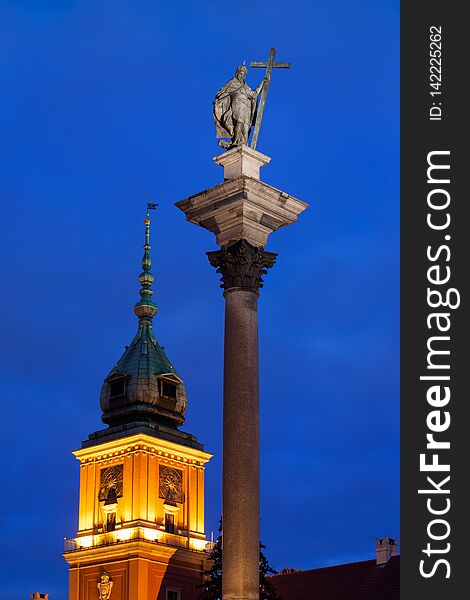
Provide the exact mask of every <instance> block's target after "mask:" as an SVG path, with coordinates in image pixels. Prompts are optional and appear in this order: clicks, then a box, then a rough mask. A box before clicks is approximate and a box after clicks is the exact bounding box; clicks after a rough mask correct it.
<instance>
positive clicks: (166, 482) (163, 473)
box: [160, 466, 184, 502]
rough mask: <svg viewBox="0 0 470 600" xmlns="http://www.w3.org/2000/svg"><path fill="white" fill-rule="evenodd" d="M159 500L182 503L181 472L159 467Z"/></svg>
mask: <svg viewBox="0 0 470 600" xmlns="http://www.w3.org/2000/svg"><path fill="white" fill-rule="evenodd" d="M160 498H164V499H165V500H168V501H169V502H184V494H183V472H182V471H179V470H178V469H172V468H171V467H163V466H160Z"/></svg>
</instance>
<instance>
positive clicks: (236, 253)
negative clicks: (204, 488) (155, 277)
mask: <svg viewBox="0 0 470 600" xmlns="http://www.w3.org/2000/svg"><path fill="white" fill-rule="evenodd" d="M270 160H271V159H270V158H269V157H268V156H266V155H265V154H262V153H261V152H258V151H256V150H253V149H252V148H249V147H248V146H246V145H242V146H236V147H234V148H232V149H231V150H228V151H227V152H224V153H223V154H220V155H218V156H216V157H215V158H214V161H215V162H216V163H217V164H218V165H220V166H222V167H223V169H224V182H223V183H220V184H219V185H216V186H214V187H212V188H210V189H208V190H205V191H203V192H201V193H199V194H195V195H194V196H191V197H189V198H187V199H186V200H181V201H180V202H177V204H176V206H177V207H178V208H180V209H181V210H182V211H183V212H184V213H185V214H186V219H187V220H188V221H191V223H195V224H196V225H199V226H201V227H203V228H204V229H208V230H209V231H211V232H213V233H214V234H215V235H216V241H217V244H218V245H219V246H220V250H217V251H215V252H208V253H207V255H208V257H209V262H210V263H211V265H212V266H214V267H216V269H217V272H218V273H220V274H221V276H222V284H221V287H222V288H223V290H224V293H223V295H224V297H225V339H224V409H223V475H222V479H223V488H222V497H223V498H222V505H223V506H222V522H223V538H222V539H223V542H222V546H223V548H222V554H223V577H222V597H223V600H259V542H260V529H259V523H260V489H259V488H260V458H259V457H260V449H259V367H258V297H259V289H260V288H261V287H262V286H263V283H262V282H263V280H262V276H263V275H264V274H265V273H267V269H269V268H271V267H272V266H273V265H274V262H275V260H276V256H277V255H276V254H274V253H273V252H268V251H266V250H265V249H264V246H265V245H266V244H267V241H268V236H269V234H270V233H272V232H273V231H276V230H277V229H280V228H281V227H284V226H286V225H290V224H291V223H294V222H295V221H296V220H297V217H298V215H299V214H300V213H301V212H302V211H304V210H305V209H306V208H307V206H308V205H307V204H305V203H304V202H301V201H300V200H297V199H296V198H293V197H292V196H290V195H289V194H287V193H285V192H282V191H280V190H278V189H276V188H274V187H272V186H270V185H268V184H266V183H264V182H262V181H260V168H261V167H262V166H264V165H267V164H268V163H269V162H270Z"/></svg>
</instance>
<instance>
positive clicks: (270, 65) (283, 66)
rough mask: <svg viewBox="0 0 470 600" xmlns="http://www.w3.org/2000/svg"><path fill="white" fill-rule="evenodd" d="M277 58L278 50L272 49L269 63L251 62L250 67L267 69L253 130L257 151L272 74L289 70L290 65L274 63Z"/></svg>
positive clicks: (252, 139) (254, 146)
mask: <svg viewBox="0 0 470 600" xmlns="http://www.w3.org/2000/svg"><path fill="white" fill-rule="evenodd" d="M275 56H276V48H271V52H270V53H269V59H268V62H251V63H250V67H255V68H259V69H266V75H265V79H266V82H265V84H264V85H263V89H262V90H261V97H260V100H259V105H258V111H257V113H256V121H255V128H254V130H253V135H252V136H251V147H252V148H253V150H256V145H257V143H258V136H259V130H260V127H261V121H262V120H263V113H264V105H265V104H266V96H267V95H268V88H269V84H270V83H271V74H272V72H273V69H289V68H290V63H281V62H276V63H275V62H274V57H275Z"/></svg>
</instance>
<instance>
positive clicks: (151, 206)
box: [145, 192, 159, 219]
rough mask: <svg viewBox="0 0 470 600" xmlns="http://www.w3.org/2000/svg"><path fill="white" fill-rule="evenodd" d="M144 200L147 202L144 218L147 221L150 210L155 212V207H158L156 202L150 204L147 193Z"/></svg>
mask: <svg viewBox="0 0 470 600" xmlns="http://www.w3.org/2000/svg"><path fill="white" fill-rule="evenodd" d="M145 199H146V200H147V214H146V217H147V219H148V218H150V212H149V211H150V210H156V209H157V206H159V205H158V204H157V203H156V202H150V195H149V193H148V192H147V194H146V196H145Z"/></svg>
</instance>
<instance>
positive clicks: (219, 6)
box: [0, 0, 399, 600]
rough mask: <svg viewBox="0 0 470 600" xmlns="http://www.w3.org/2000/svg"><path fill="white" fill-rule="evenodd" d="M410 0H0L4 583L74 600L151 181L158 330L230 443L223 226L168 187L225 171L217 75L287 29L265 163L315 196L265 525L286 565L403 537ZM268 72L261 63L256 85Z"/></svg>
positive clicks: (265, 459)
mask: <svg viewBox="0 0 470 600" xmlns="http://www.w3.org/2000/svg"><path fill="white" fill-rule="evenodd" d="M398 27H399V9H398V1H397V0H381V1H380V2H378V1H377V0H368V1H366V0H355V1H354V2H352V1H351V0H335V1H329V2H324V1H323V2H320V1H318V2H317V1H312V0H303V1H301V0H292V1H290V2H279V1H277V0H274V1H273V0H270V1H267V0H259V1H258V2H248V1H246V0H241V1H238V2H220V1H217V2H216V1H204V0H201V1H199V2H197V1H195V0H193V1H187V0H186V1H183V0H179V1H172V2H155V0H148V1H143V0H132V1H131V0H113V1H111V0H109V1H107V2H106V1H103V0H81V1H80V0H75V1H71V0H50V1H46V0H34V1H33V0H30V1H29V2H27V1H23V2H20V1H18V0H1V2H0V56H1V59H0V61H1V63H0V76H1V82H2V86H1V87H2V92H1V94H0V119H1V123H0V125H1V132H2V133H1V136H0V169H1V172H2V173H1V181H0V194H1V202H2V219H1V225H0V227H1V232H0V233H1V241H0V244H1V247H0V251H1V254H2V261H1V262H2V264H1V281H2V283H3V286H2V288H3V291H2V294H1V296H0V319H1V331H2V344H1V347H0V373H1V388H2V393H1V400H2V417H3V418H2V423H3V426H2V432H1V436H0V443H1V446H2V447H1V452H2V458H3V460H2V474H1V481H2V484H3V493H2V495H1V507H0V532H1V538H2V539H1V546H2V548H3V549H4V550H5V551H6V552H5V555H4V556H3V557H2V561H1V562H2V569H3V570H4V573H3V574H2V576H1V583H0V593H1V595H2V596H3V597H7V598H9V600H23V599H25V598H28V597H29V596H28V595H29V592H30V591H33V590H36V589H37V590H39V591H42V592H49V593H50V594H51V600H66V598H67V580H68V573H67V566H66V563H65V561H64V560H63V559H62V557H61V551H62V539H63V537H64V536H68V537H71V536H73V535H74V534H75V532H76V527H77V490H78V463H77V461H76V460H75V459H74V458H73V456H72V455H71V450H73V449H75V448H77V447H79V445H80V442H81V440H82V439H85V438H86V436H87V435H88V433H90V432H91V431H94V430H96V429H97V428H99V427H100V425H101V422H100V410H99V390H100V386H101V383H102V380H103V378H104V377H105V376H106V374H107V373H108V371H109V370H110V369H111V367H112V366H113V365H114V363H115V361H116V360H117V359H118V358H119V356H120V355H121V353H122V351H123V348H124V346H125V344H127V343H128V342H129V341H130V340H131V338H132V336H133V334H134V332H135V329H136V319H135V317H134V315H133V313H132V310H131V309H132V306H133V304H134V303H135V302H136V300H137V298H138V282H137V276H138V274H139V272H140V271H139V269H140V264H139V263H140V258H141V254H142V241H143V240H142V238H143V224H142V220H143V211H144V206H145V194H146V192H147V190H148V191H150V192H151V193H152V194H153V198H154V199H156V201H158V202H159V203H160V209H159V214H158V222H156V223H155V226H154V235H153V257H154V269H153V272H154V275H155V277H156V282H155V286H154V288H155V296H154V298H155V301H156V303H157V305H158V306H159V308H160V312H159V314H158V315H157V317H156V322H155V332H156V335H157V338H158V340H159V341H160V343H161V344H163V345H164V346H165V348H166V350H167V353H168V355H169V357H170V358H171V360H172V361H173V363H174V365H175V367H176V368H177V370H178V371H179V373H180V374H181V376H182V377H183V378H184V380H185V382H186V386H187V390H188V394H189V407H188V411H187V420H186V425H185V429H186V430H188V431H191V432H192V433H195V434H196V435H197V436H198V437H199V438H200V440H201V441H202V442H204V443H205V445H206V449H207V450H209V451H211V452H213V453H214V454H215V457H214V459H213V460H212V462H211V463H210V464H209V466H208V468H207V471H206V473H207V489H206V498H207V502H206V508H207V520H206V526H207V532H208V534H209V535H210V532H211V530H216V528H217V522H218V519H219V515H220V505H221V486H220V478H221V405H222V399H221V392H222V379H221V376H222V347H223V337H222V336H223V299H222V296H221V293H220V290H219V282H218V276H216V274H215V272H214V270H213V269H212V268H211V267H210V266H209V263H208V262H207V259H206V256H205V252H206V251H207V250H212V249H215V248H216V246H215V240H214V239H213V236H212V235H211V234H209V233H208V232H205V231H203V230H201V229H200V228H197V227H196V226H194V225H191V224H189V223H186V222H185V220H184V215H183V214H182V213H181V212H180V211H179V210H177V209H176V208H175V207H174V203H175V202H176V201H178V200H180V199H182V198H185V197H187V196H189V195H191V194H193V193H196V192H198V191H200V190H202V189H204V188H207V187H210V186H212V185H215V184H217V183H219V182H220V181H221V179H222V169H221V168H220V167H217V166H216V165H215V164H213V163H212V156H214V155H215V154H217V153H218V150H219V149H218V147H217V145H216V141H215V138H214V133H215V132H214V126H213V123H212V116H211V101H212V97H213V95H214V94H215V92H216V91H217V90H218V89H219V87H221V86H222V84H224V83H225V82H226V81H227V80H228V79H229V78H230V77H231V76H232V74H233V72H234V70H235V68H236V66H237V65H238V64H240V63H241V62H242V61H243V60H246V61H247V62H249V61H250V60H265V59H266V57H267V55H268V52H269V48H270V47H271V46H277V48H278V55H277V58H278V60H281V61H291V62H292V69H291V71H280V72H275V73H274V76H273V82H272V86H271V89H270V94H269V97H268V102H267V109H266V113H265V119H264V122H263V129H262V131H261V136H260V140H259V145H258V149H259V150H260V151H261V152H265V153H266V154H269V155H270V156H271V157H272V163H271V165H270V166H268V167H265V168H264V169H263V179H264V180H265V181H267V182H268V183H270V184H272V185H274V186H276V187H278V188H281V189H283V190H285V191H287V192H288V193H290V194H292V195H294V196H297V197H298V198H300V199H302V200H304V201H306V202H308V203H309V204H310V206H311V208H310V209H309V210H308V211H307V212H306V213H305V214H304V215H302V216H301V218H300V220H299V222H298V223H296V224H295V225H293V226H291V227H288V228H285V229H283V230H281V231H279V232H278V233H275V234H273V235H272V236H271V238H270V243H269V246H268V249H269V250H271V251H275V252H279V258H278V261H277V264H276V266H275V268H274V269H272V270H271V271H270V272H269V274H268V275H267V276H266V278H265V280H266V283H265V287H264V289H263V290H262V294H261V298H260V353H261V405H262V537H263V541H264V542H265V543H266V545H267V547H268V549H267V553H268V557H269V558H270V560H271V562H272V563H273V564H274V565H275V566H276V567H277V568H282V567H284V566H287V567H296V568H304V569H305V568H311V567H317V566H322V565H327V564H334V563H340V562H346V561H355V560H361V559H366V558H371V557H372V556H373V555H374V551H375V550H374V537H375V536H383V535H390V536H396V535H399V529H398V528H399V504H398V500H399V494H398V463H399V430H398V418H399V398H398V391H399V390H398V377H399V373H398V343H399V339H398V322H399V305H398V296H399V288H398V284H399V281H398V264H399V249H398V241H399V229H398V216H399V196H398V191H399V186H398V184H399V171H398V168H399V164H398V142H399V135H398V124H399V109H398V93H399V83H398V61H399V47H398V44H399V29H398ZM261 76H262V73H261V72H260V71H258V70H253V72H250V73H249V76H248V81H249V83H251V84H252V85H253V86H255V85H257V84H258V83H259V81H260V78H261Z"/></svg>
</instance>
